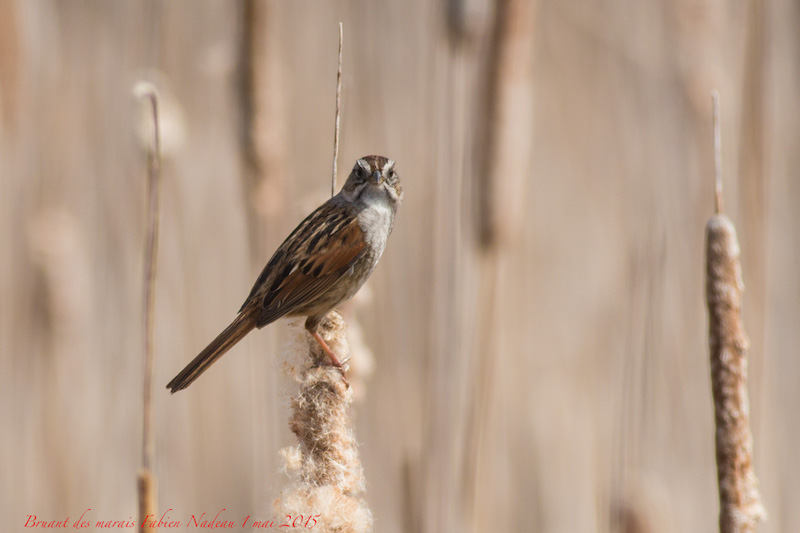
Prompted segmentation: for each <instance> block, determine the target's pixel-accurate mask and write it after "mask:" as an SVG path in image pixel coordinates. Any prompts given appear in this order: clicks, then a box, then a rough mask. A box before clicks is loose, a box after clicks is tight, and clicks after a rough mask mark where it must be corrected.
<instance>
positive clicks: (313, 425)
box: [275, 311, 372, 533]
mask: <svg viewBox="0 0 800 533" xmlns="http://www.w3.org/2000/svg"><path fill="white" fill-rule="evenodd" d="M295 331H297V332H298V333H299V335H301V336H302V337H301V338H302V340H299V341H296V342H295V346H297V347H298V348H297V352H298V355H299V356H300V358H302V360H301V362H299V363H296V364H295V367H294V370H295V372H294V373H295V379H296V380H297V381H298V383H299V384H300V390H299V392H298V394H297V395H296V396H295V397H294V398H293V399H292V417H291V419H290V420H289V427H290V428H291V430H292V432H293V433H294V434H295V435H296V436H297V440H298V444H297V446H294V447H291V448H287V449H284V450H283V451H282V453H283V455H284V457H285V459H286V463H287V470H288V471H289V472H290V474H291V476H292V478H293V481H292V484H291V485H290V486H289V487H288V488H287V489H286V490H284V491H283V493H282V494H281V496H280V497H279V498H278V500H277V501H276V502H275V508H276V511H277V512H278V515H279V516H281V517H285V516H287V515H288V516H291V517H292V520H295V519H297V517H300V516H303V517H304V518H303V519H302V520H301V522H302V523H303V526H302V527H304V528H311V527H313V529H314V530H315V531H321V532H337V533H344V532H351V533H360V532H365V531H370V530H371V528H372V513H371V512H370V510H369V508H368V507H367V505H366V502H365V501H364V499H363V498H362V496H363V492H364V487H365V480H364V475H363V471H362V468H361V462H360V460H359V457H358V450H357V447H356V440H355V435H354V434H353V431H352V430H351V429H350V428H349V427H348V416H347V410H348V408H349V407H350V404H351V403H352V402H353V389H352V388H351V387H348V386H347V385H346V384H345V382H344V381H343V380H342V374H341V372H340V371H339V370H338V369H336V368H334V367H332V366H331V365H330V364H329V363H328V358H327V355H326V354H325V353H324V352H323V351H322V349H321V348H320V346H319V344H318V343H317V342H316V341H315V340H313V339H312V338H311V337H310V336H309V335H307V334H306V333H305V329H303V328H302V326H297V327H296V328H295ZM320 335H322V338H323V339H325V342H327V343H328V345H329V346H330V347H331V349H332V350H333V351H334V352H336V353H337V354H340V355H343V356H346V354H349V353H350V347H349V345H348V343H347V338H346V325H345V322H344V320H343V319H342V317H341V315H339V313H338V312H336V311H334V312H331V313H330V314H329V315H328V316H327V317H326V318H325V320H324V321H323V323H322V325H321V326H320ZM309 520H310V521H309ZM298 525H299V523H298Z"/></svg>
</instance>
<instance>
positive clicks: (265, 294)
mask: <svg viewBox="0 0 800 533" xmlns="http://www.w3.org/2000/svg"><path fill="white" fill-rule="evenodd" d="M402 198H403V188H402V187H401V186H400V180H399V178H398V176H397V174H396V173H395V171H394V161H392V160H391V159H387V158H385V157H382V156H379V155H369V156H366V157H363V158H361V159H359V160H358V161H356V164H355V166H354V167H353V171H352V172H351V173H350V176H349V177H348V178H347V182H346V183H345V184H344V187H342V190H341V191H339V194H337V195H336V196H334V197H332V198H331V199H330V200H328V201H327V202H325V203H324V204H322V205H321V206H320V207H318V208H317V209H316V210H315V211H314V212H313V213H311V214H310V215H308V217H306V219H305V220H304V221H302V222H301V223H300V225H299V226H297V228H295V230H294V231H293V232H292V233H291V235H289V237H288V238H287V239H286V240H285V241H283V244H281V245H280V247H279V248H278V250H277V251H276V252H275V254H274V255H273V256H272V259H270V260H269V263H267V266H266V267H264V270H263V271H262V272H261V275H260V276H258V280H256V284H255V285H253V290H251V291H250V296H248V297H247V300H245V302H244V305H242V308H241V309H240V310H239V315H238V316H237V317H236V319H235V320H234V321H233V322H232V323H231V325H230V326H228V327H227V328H225V331H223V332H222V333H220V334H219V336H217V338H216V339H214V340H213V341H211V344H209V345H208V346H207V347H206V348H205V350H203V351H202V352H200V355H198V356H197V357H195V358H194V360H193V361H192V362H191V363H189V364H188V365H186V368H184V369H183V370H181V371H180V373H179V374H178V375H177V376H175V378H174V379H173V380H172V381H170V382H169V384H168V385H167V388H168V389H169V390H170V391H171V392H173V393H175V392H177V391H179V390H182V389H185V388H186V387H188V386H189V385H191V384H192V382H193V381H194V380H196V379H197V378H198V377H200V374H202V373H203V372H205V371H206V369H208V367H210V366H211V365H212V364H213V363H214V362H215V361H216V360H217V359H219V358H220V357H221V356H222V355H224V354H225V352H227V351H228V350H230V349H231V348H232V347H233V345H234V344H236V343H237V342H239V341H240V340H242V338H243V337H244V336H245V335H247V334H248V333H249V332H250V331H251V330H252V329H253V328H263V327H264V326H266V325H267V324H269V323H271V322H274V321H275V320H277V319H279V318H280V317H282V316H306V317H308V318H307V319H306V324H305V325H306V329H307V330H308V332H309V333H311V335H312V336H313V337H314V338H315V339H316V340H317V342H319V343H320V345H321V346H322V349H323V350H324V351H325V353H327V354H328V356H329V357H330V359H331V362H332V363H333V365H334V366H337V367H341V363H340V362H339V360H338V359H337V358H336V355H334V353H333V352H332V351H331V349H330V348H329V347H328V345H327V344H326V343H325V341H324V340H323V339H322V337H321V336H320V335H319V333H318V332H317V327H318V326H319V324H320V322H321V321H322V319H323V318H324V317H325V315H326V314H328V312H329V311H330V310H332V309H333V308H334V307H335V306H336V305H338V304H339V303H341V302H343V301H345V300H347V299H348V298H350V297H352V296H353V295H354V294H355V293H356V292H357V291H358V289H359V288H360V287H361V285H363V284H364V282H365V281H366V280H367V278H368V277H369V275H370V274H371V273H372V270H373V269H374V268H375V265H377V264H378V259H380V257H381V254H382V253H383V248H384V247H385V246H386V239H387V238H388V237H389V234H390V233H391V232H392V225H393V223H394V215H395V212H396V211H397V207H398V206H399V205H400V201H401V200H402Z"/></svg>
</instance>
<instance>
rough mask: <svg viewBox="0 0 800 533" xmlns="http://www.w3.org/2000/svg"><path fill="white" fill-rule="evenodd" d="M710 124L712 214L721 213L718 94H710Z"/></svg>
mask: <svg viewBox="0 0 800 533" xmlns="http://www.w3.org/2000/svg"><path fill="white" fill-rule="evenodd" d="M711 107H712V112H711V116H712V119H711V120H712V122H713V127H714V213H716V214H718V215H719V214H720V213H722V212H723V208H724V204H723V202H722V134H721V131H720V125H719V92H717V91H716V90H714V91H712V92H711Z"/></svg>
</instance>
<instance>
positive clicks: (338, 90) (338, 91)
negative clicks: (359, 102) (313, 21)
mask: <svg viewBox="0 0 800 533" xmlns="http://www.w3.org/2000/svg"><path fill="white" fill-rule="evenodd" d="M343 37H344V30H343V29H342V23H341V22H340V23H339V66H338V68H337V69H336V120H335V126H334V132H333V171H332V173H331V196H333V195H334V194H336V173H337V168H336V167H337V165H338V161H339V119H340V114H341V107H342V40H343Z"/></svg>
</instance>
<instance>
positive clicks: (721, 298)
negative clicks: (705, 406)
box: [706, 94, 766, 533]
mask: <svg viewBox="0 0 800 533" xmlns="http://www.w3.org/2000/svg"><path fill="white" fill-rule="evenodd" d="M717 106H718V97H717V95H716V94H715V95H714V107H715V113H714V116H715V119H716V118H717V116H718V113H717V112H716V109H717ZM715 136H716V137H717V140H716V142H715V146H716V150H715V152H716V159H717V164H716V168H717V176H716V183H717V187H716V191H717V196H718V198H717V199H716V206H717V210H718V211H717V212H716V213H715V214H714V215H713V216H712V217H711V219H710V220H709V221H708V224H707V225H706V300H707V304H708V333H709V349H710V352H711V388H712V392H713V397H714V422H715V425H716V458H717V483H718V486H719V501H720V513H719V530H720V533H750V532H754V531H755V527H756V524H757V522H759V521H760V520H762V519H763V518H765V515H766V513H765V510H764V507H763V505H762V503H761V496H760V494H759V491H758V480H757V479H756V476H755V472H754V470H753V435H752V433H751V431H750V406H749V400H748V396H747V349H748V340H747V336H746V335H745V332H744V327H743V326H742V320H741V309H742V290H743V289H744V286H743V284H742V270H741V265H740V263H739V254H740V250H739V242H738V240H737V238H736V228H735V227H734V225H733V223H732V222H731V220H730V219H729V218H728V217H727V216H725V215H724V214H723V213H721V212H719V209H721V206H722V199H721V192H722V187H721V181H720V177H719V168H720V165H719V159H720V158H719V141H718V127H715Z"/></svg>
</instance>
